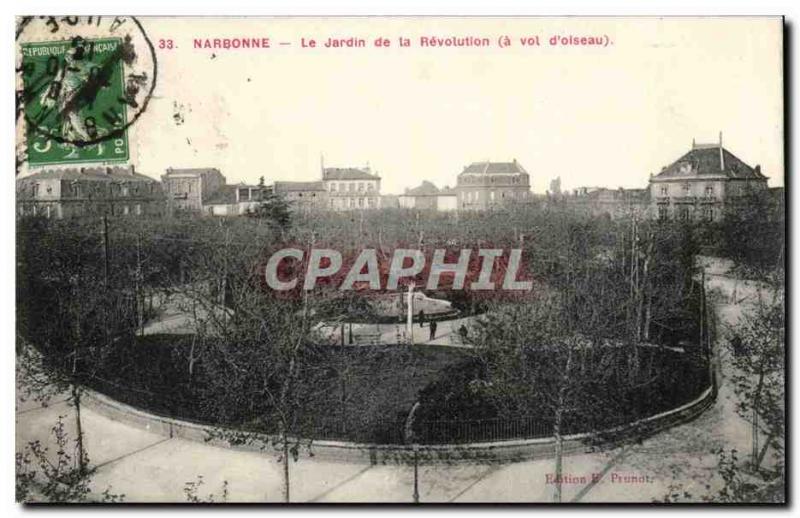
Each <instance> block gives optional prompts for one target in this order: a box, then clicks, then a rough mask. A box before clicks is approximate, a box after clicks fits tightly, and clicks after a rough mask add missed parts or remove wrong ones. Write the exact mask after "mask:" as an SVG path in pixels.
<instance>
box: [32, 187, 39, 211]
mask: <svg viewBox="0 0 800 518" xmlns="http://www.w3.org/2000/svg"><path fill="white" fill-rule="evenodd" d="M31 190H32V191H33V192H32V194H33V197H34V198H38V197H39V184H38V183H35V184H33V187H32V189H31ZM33 213H34V215H35V214H36V211H35V210H34V212H33Z"/></svg>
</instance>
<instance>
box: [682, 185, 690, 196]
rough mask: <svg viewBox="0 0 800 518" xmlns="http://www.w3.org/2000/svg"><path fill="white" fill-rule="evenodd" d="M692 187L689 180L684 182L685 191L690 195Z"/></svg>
mask: <svg viewBox="0 0 800 518" xmlns="http://www.w3.org/2000/svg"><path fill="white" fill-rule="evenodd" d="M691 188H692V187H691V186H690V185H689V182H686V183H684V184H683V193H684V194H686V195H688V194H689V191H690V190H691Z"/></svg>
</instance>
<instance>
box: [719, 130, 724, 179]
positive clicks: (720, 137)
mask: <svg viewBox="0 0 800 518" xmlns="http://www.w3.org/2000/svg"><path fill="white" fill-rule="evenodd" d="M719 170H720V171H724V170H725V156H724V155H723V153H722V132H721V131H720V132H719Z"/></svg>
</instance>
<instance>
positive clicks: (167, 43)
mask: <svg viewBox="0 0 800 518" xmlns="http://www.w3.org/2000/svg"><path fill="white" fill-rule="evenodd" d="M158 48H160V49H174V48H176V47H175V43H173V41H172V40H165V39H163V38H162V39H159V40H158Z"/></svg>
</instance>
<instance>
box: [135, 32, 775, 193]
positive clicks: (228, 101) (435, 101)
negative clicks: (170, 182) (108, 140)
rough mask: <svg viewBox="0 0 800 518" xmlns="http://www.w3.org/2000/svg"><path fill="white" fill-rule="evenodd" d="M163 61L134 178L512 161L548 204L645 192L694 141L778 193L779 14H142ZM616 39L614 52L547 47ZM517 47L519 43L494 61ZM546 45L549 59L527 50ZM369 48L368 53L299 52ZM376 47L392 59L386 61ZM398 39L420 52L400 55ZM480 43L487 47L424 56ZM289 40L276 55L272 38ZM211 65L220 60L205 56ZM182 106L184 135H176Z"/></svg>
mask: <svg viewBox="0 0 800 518" xmlns="http://www.w3.org/2000/svg"><path fill="white" fill-rule="evenodd" d="M140 21H141V22H142V25H143V26H144V28H145V30H146V31H147V33H148V35H149V36H150V39H151V40H152V41H153V43H154V44H155V45H156V46H158V43H159V39H162V38H164V39H167V38H171V39H173V41H174V44H175V45H176V46H177V48H176V49H173V50H159V49H157V58H158V63H159V64H158V66H159V68H158V81H157V85H156V91H155V97H154V98H153V100H152V101H151V103H150V106H149V108H148V111H147V112H146V113H145V114H144V115H143V116H142V117H141V118H140V120H139V121H137V122H136V124H135V125H134V126H132V127H131V129H130V139H131V147H132V160H131V162H132V163H134V164H136V167H137V170H138V171H140V172H142V173H144V174H148V175H151V176H154V177H159V176H160V175H161V174H163V172H164V170H165V169H166V168H167V167H218V168H219V169H220V170H221V171H222V173H223V174H224V175H225V176H226V177H227V179H228V182H229V183H235V182H239V181H244V182H249V183H255V182H257V181H258V178H259V176H262V175H263V176H264V177H265V178H266V180H267V182H268V183H269V182H272V181H274V180H317V179H319V175H320V173H319V168H320V155H321V154H324V157H325V165H326V166H363V165H365V164H366V163H367V162H369V164H370V165H371V167H372V168H373V170H377V171H378V172H379V174H380V175H381V177H382V178H383V183H382V189H381V190H382V192H384V193H400V192H402V191H403V189H404V188H406V187H413V186H416V185H418V184H419V183H420V182H421V181H422V180H423V179H427V180H430V181H432V182H434V183H435V184H436V185H438V186H440V187H441V186H444V185H446V184H447V185H454V184H455V181H456V175H457V174H458V173H459V172H460V171H461V169H462V168H463V166H464V165H466V164H468V163H470V162H473V161H482V160H487V159H488V160H493V161H511V160H512V159H514V158H516V159H517V160H518V161H519V162H520V163H522V165H523V166H524V167H525V168H526V169H527V171H528V172H529V173H530V174H531V178H532V183H533V185H532V187H533V191H534V192H537V193H543V192H544V191H545V190H546V189H547V188H548V184H549V181H550V180H551V179H552V178H554V177H556V176H560V177H561V180H562V188H565V189H569V188H574V187H578V186H595V185H599V186H607V187H618V186H623V187H644V186H646V185H647V180H648V176H649V174H650V173H657V172H658V171H659V170H660V169H661V167H662V166H664V165H667V164H669V163H670V162H672V161H674V160H675V159H677V158H679V157H680V156H681V155H682V154H683V153H685V152H686V151H688V150H689V148H690V147H691V142H692V138H696V139H697V141H698V142H716V141H717V138H718V133H719V132H720V131H722V132H723V140H724V145H725V147H726V148H727V149H728V150H729V151H731V152H732V153H734V154H735V155H737V156H738V157H739V158H741V159H742V160H744V161H745V162H746V163H748V164H750V165H751V166H755V165H756V164H760V165H761V167H762V171H763V172H764V174H766V175H767V176H768V177H769V178H770V181H769V185H771V186H779V185H783V85H782V55H781V53H782V33H781V31H782V26H781V20H780V19H779V18H727V19H725V18H673V19H661V20H659V19H657V18H516V19H512V18H395V19H388V18H374V17H362V18H277V19H276V18H249V19H245V18H146V17H144V18H140ZM569 34H573V35H586V36H593V35H598V36H602V35H608V36H609V37H610V39H611V41H613V44H612V45H609V46H608V47H606V48H579V47H578V48H575V47H551V46H550V45H549V42H548V40H549V38H550V37H551V36H553V35H569ZM501 35H508V36H509V37H510V38H511V44H512V45H511V47H509V48H499V47H498V46H497V38H498V37H499V36H501ZM534 35H539V38H540V44H541V45H540V46H539V47H522V46H521V45H520V42H519V38H520V37H523V36H534ZM331 36H332V37H348V36H360V37H363V38H364V39H366V43H367V46H366V47H365V48H337V49H325V48H314V49H310V48H305V49H304V48H301V47H300V38H303V37H304V38H306V39H308V38H314V39H316V40H317V41H318V45H321V44H322V43H323V42H324V40H326V39H327V38H328V37H331ZM379 36H385V37H387V38H389V39H390V41H391V44H392V46H391V47H390V48H388V49H386V48H376V47H374V46H373V41H374V40H375V38H377V37H379ZM399 36H405V37H408V38H409V39H410V40H411V42H412V47H409V48H400V47H399V46H398V43H397V39H398V37H399ZM420 36H431V37H433V36H435V37H442V38H444V37H448V36H458V37H462V36H481V37H482V36H486V37H488V38H490V40H491V42H492V43H491V46H490V47H487V48H420V46H419V37H420ZM226 37H228V38H233V37H259V38H260V37H269V38H270V39H271V41H272V43H273V47H272V48H270V49H229V50H224V49H216V50H208V49H205V50H204V49H194V48H192V43H193V39H194V38H226ZM280 41H286V42H290V43H291V45H290V46H279V45H278V42H280ZM212 53H213V54H215V55H216V57H215V58H214V59H211V55H212ZM176 105H177V110H178V111H180V112H181V113H182V114H183V117H184V120H185V122H184V123H183V124H180V125H178V124H176V122H175V120H174V118H173V115H174V114H175V111H176Z"/></svg>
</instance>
